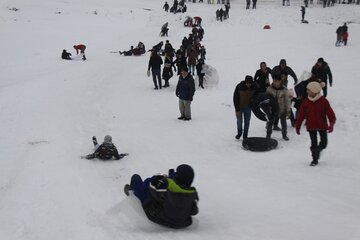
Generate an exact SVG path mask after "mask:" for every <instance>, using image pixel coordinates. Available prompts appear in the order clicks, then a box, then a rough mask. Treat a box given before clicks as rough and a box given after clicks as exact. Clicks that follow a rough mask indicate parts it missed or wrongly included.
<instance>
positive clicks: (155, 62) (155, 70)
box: [148, 51, 163, 89]
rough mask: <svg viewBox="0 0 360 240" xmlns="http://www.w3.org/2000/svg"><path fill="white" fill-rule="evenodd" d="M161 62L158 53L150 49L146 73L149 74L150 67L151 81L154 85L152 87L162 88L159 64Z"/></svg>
mask: <svg viewBox="0 0 360 240" xmlns="http://www.w3.org/2000/svg"><path fill="white" fill-rule="evenodd" d="M162 64H163V60H162V59H161V57H160V56H159V55H158V53H157V52H156V51H152V52H151V56H150V60H149V66H148V75H150V69H151V72H152V77H153V82H154V86H155V88H154V89H159V88H160V89H161V88H162V85H161V65H162ZM156 78H157V81H158V83H159V85H158V83H157V81H156Z"/></svg>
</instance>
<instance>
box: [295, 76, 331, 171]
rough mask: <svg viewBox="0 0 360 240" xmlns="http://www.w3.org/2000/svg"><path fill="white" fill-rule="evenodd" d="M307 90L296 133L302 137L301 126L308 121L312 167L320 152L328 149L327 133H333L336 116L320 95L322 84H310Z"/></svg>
mask: <svg viewBox="0 0 360 240" xmlns="http://www.w3.org/2000/svg"><path fill="white" fill-rule="evenodd" d="M306 88H307V93H308V96H307V98H306V99H304V101H303V102H302V104H301V106H300V110H299V113H298V116H297V120H296V133H297V134H298V135H300V128H301V124H302V122H303V121H304V120H306V129H307V130H308V132H309V135H310V140H311V146H310V150H311V155H312V159H313V160H312V162H311V163H310V166H316V165H317V164H318V161H319V158H320V152H321V151H322V150H323V149H325V148H326V146H327V143H328V139H327V132H329V133H331V132H332V131H333V130H334V124H335V121H336V116H335V113H334V111H333V109H332V108H331V106H330V103H329V102H328V100H327V99H326V98H325V97H323V96H321V94H320V92H321V85H320V83H318V82H310V83H309V84H308V85H307V87H306ZM328 123H329V124H328ZM318 133H319V135H320V143H318V139H317V134H318Z"/></svg>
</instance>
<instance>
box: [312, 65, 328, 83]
mask: <svg viewBox="0 0 360 240" xmlns="http://www.w3.org/2000/svg"><path fill="white" fill-rule="evenodd" d="M311 73H312V74H313V75H315V77H317V78H319V79H321V81H322V82H324V83H326V84H327V80H328V76H329V83H330V85H332V80H333V79H332V73H331V70H330V67H329V65H328V64H327V62H323V63H322V65H319V64H317V63H316V64H315V65H314V66H313V68H312V69H311Z"/></svg>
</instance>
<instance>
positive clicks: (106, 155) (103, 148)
mask: <svg viewBox="0 0 360 240" xmlns="http://www.w3.org/2000/svg"><path fill="white" fill-rule="evenodd" d="M92 141H93V143H94V146H95V152H94V153H91V154H88V155H86V156H83V157H82V158H86V159H94V158H98V159H100V160H111V159H113V158H114V159H115V160H119V159H121V158H123V157H125V156H127V155H128V153H120V154H119V152H118V150H117V148H116V146H115V145H114V144H113V143H112V137H111V136H110V135H106V136H105V137H104V142H103V143H102V144H100V145H99V144H98V141H97V139H96V137H95V136H94V137H93V138H92Z"/></svg>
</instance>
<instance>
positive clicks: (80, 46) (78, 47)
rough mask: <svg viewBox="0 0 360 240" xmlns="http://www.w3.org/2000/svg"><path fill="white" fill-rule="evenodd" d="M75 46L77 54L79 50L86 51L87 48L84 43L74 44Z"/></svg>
mask: <svg viewBox="0 0 360 240" xmlns="http://www.w3.org/2000/svg"><path fill="white" fill-rule="evenodd" d="M74 48H75V50H76V54H79V50H80V52H84V51H85V49H86V46H85V45H84V44H79V45H74Z"/></svg>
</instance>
